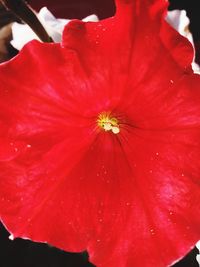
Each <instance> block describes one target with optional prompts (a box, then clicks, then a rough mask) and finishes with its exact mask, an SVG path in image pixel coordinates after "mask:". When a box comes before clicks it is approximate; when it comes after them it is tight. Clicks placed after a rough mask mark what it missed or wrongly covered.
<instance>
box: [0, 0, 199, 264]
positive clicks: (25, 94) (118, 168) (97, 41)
mask: <svg viewBox="0 0 200 267" xmlns="http://www.w3.org/2000/svg"><path fill="white" fill-rule="evenodd" d="M163 2H165V1H163ZM163 2H162V1H145V0H140V1H139V0H137V1H136V0H135V1H131V0H129V1H125V0H124V1H122V0H118V1H117V4H118V8H117V13H116V16H115V17H113V18H110V19H106V20H104V21H101V22H99V23H83V22H80V21H73V22H71V23H70V24H68V26H67V27H66V29H65V32H64V36H63V43H62V45H61V46H60V45H59V44H41V43H39V42H37V41H33V42H31V43H30V44H29V45H27V46H26V47H25V48H24V49H23V50H22V52H21V53H20V54H19V56H17V57H16V58H15V59H13V60H12V61H11V62H8V63H5V64H3V65H1V67H0V80H1V84H0V118H1V120H0V125H1V132H0V133H1V136H0V137H1V141H0V142H1V145H0V159H1V161H0V216H1V219H2V221H3V223H4V224H5V225H6V227H7V228H8V230H9V231H10V232H11V233H12V234H13V236H14V237H24V238H30V239H32V240H35V241H41V242H48V243H50V244H53V245H55V246H57V247H59V248H62V249H64V250H67V251H82V250H85V249H87V250H88V252H89V255H90V260H91V261H92V262H93V263H94V264H96V265H97V266H98V267H118V266H119V267H133V266H134V267H146V266H148V267H155V266H159V267H162V266H168V265H169V264H172V263H173V262H174V261H175V260H178V259H179V258H181V257H182V256H183V255H184V254H185V253H187V252H188V251H189V250H190V249H191V247H192V246H194V244H195V242H196V241H197V240H198V239H199V237H200V227H199V225H200V187H199V183H200V179H199V176H200V156H199V155H200V90H199V82H200V78H199V77H198V76H197V75H194V74H192V71H191V67H190V62H191V60H192V48H191V47H190V45H189V43H188V42H187V40H185V39H184V38H183V37H181V36H179V35H178V34H177V33H176V32H175V31H174V30H172V29H171V28H170V27H169V26H167V24H166V23H165V22H164V20H163V17H161V13H162V10H164V9H165V5H166V4H164V3H163Z"/></svg>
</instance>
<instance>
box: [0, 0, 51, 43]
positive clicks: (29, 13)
mask: <svg viewBox="0 0 200 267" xmlns="http://www.w3.org/2000/svg"><path fill="white" fill-rule="evenodd" d="M0 2H2V4H3V5H4V6H5V7H6V9H8V10H10V11H11V12H13V13H14V14H15V15H16V16H17V17H18V18H20V19H21V20H22V21H23V22H25V23H26V24H28V25H29V26H30V27H31V29H32V30H33V31H34V32H35V34H36V35H37V36H38V37H39V39H40V40H41V41H42V42H47V43H49V42H52V39H51V37H50V36H49V35H48V33H47V32H46V30H45V29H44V27H43V26H42V24H41V23H40V21H39V20H38V18H37V16H36V15H35V13H34V12H33V10H32V9H31V7H30V6H29V5H28V4H27V3H26V2H25V1H23V0H0Z"/></svg>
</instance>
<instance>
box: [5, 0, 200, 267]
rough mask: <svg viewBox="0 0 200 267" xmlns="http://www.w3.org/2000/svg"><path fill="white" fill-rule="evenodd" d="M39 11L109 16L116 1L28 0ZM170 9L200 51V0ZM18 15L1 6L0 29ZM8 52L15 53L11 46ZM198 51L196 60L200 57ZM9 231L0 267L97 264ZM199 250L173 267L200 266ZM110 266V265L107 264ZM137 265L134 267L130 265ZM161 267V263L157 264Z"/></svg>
mask: <svg viewBox="0 0 200 267" xmlns="http://www.w3.org/2000/svg"><path fill="white" fill-rule="evenodd" d="M28 2H29V3H30V4H31V5H32V6H33V7H34V8H35V9H36V10H39V8H40V7H42V6H47V7H48V8H49V9H50V10H51V11H52V12H53V14H54V15H55V16H57V17H63V18H83V17H86V16H87V15H89V14H93V13H95V14H97V15H98V16H99V18H106V17H108V16H111V15H113V14H114V12H115V7H114V1H113V0H99V1H94V0H65V1H64V0H49V1H47V0H35V1H34V0H29V1H28ZM170 3H171V4H170V7H169V9H186V11H187V15H188V16H189V18H190V21H191V24H190V30H191V32H192V33H193V38H194V41H195V45H196V48H197V50H198V51H200V8H199V5H200V0H190V1H189V0H186V1H183V0H171V1H170ZM14 20H16V18H15V17H14V16H13V14H11V13H10V12H8V11H6V10H5V9H4V8H3V7H2V6H1V5H0V29H1V27H3V26H5V25H6V24H8V23H9V22H11V21H14ZM7 48H8V55H6V57H5V59H6V58H7V57H10V56H12V55H14V54H15V53H16V51H14V50H13V49H12V48H11V47H10V46H9V45H8V46H7ZM198 51H197V58H196V59H197V61H198V60H200V56H199V54H200V53H199V52H198ZM8 236H9V234H8V232H7V231H6V230H5V228H4V227H3V225H1V224H0V267H92V266H93V267H94V265H92V264H91V263H89V262H88V255H87V252H83V253H66V252H63V251H61V250H58V249H56V248H53V247H50V246H48V245H46V244H39V243H33V242H31V241H28V240H22V239H16V240H14V241H11V240H9V239H8ZM197 253H198V251H197V249H194V250H193V251H191V252H190V253H189V254H188V255H187V256H186V257H185V258H184V259H183V260H182V261H180V262H179V263H177V264H175V265H173V267H198V264H197V262H196V260H195V257H196V254H197ZM108 267H109V266H108ZM131 267H134V266H131ZM155 267H159V266H155Z"/></svg>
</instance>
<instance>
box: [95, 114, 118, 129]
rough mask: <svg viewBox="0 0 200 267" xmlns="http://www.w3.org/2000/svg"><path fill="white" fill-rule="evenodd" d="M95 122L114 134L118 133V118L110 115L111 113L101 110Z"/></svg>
mask: <svg viewBox="0 0 200 267" xmlns="http://www.w3.org/2000/svg"><path fill="white" fill-rule="evenodd" d="M97 124H98V126H99V127H100V128H102V129H104V130H105V131H106V132H107V131H111V132H113V133H114V134H118V133H119V132H120V128H119V123H118V120H117V119H116V118H114V117H111V114H110V113H108V112H103V113H101V114H100V115H99V117H98V119H97Z"/></svg>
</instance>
